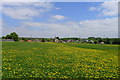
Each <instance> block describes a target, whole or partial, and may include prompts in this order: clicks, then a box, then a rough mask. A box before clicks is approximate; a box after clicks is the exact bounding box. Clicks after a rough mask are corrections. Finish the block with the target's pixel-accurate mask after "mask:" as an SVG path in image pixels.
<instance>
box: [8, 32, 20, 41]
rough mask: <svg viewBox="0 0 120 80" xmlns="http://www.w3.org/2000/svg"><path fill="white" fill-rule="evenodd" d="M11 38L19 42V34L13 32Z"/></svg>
mask: <svg viewBox="0 0 120 80" xmlns="http://www.w3.org/2000/svg"><path fill="white" fill-rule="evenodd" d="M10 36H11V39H13V40H14V41H18V34H16V33H15V32H12V33H11V34H10Z"/></svg>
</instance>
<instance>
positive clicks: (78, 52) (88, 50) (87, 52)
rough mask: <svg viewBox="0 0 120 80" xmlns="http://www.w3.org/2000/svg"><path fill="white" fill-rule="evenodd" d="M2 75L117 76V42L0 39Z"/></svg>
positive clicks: (21, 76) (25, 76)
mask: <svg viewBox="0 0 120 80" xmlns="http://www.w3.org/2000/svg"><path fill="white" fill-rule="evenodd" d="M2 61H3V62H2V74H3V78H30V77H32V78H38V77H39V78H118V45H107V44H78V43H52V42H49V43H37V42H3V43H2Z"/></svg>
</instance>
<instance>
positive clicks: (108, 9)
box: [101, 2, 118, 16]
mask: <svg viewBox="0 0 120 80" xmlns="http://www.w3.org/2000/svg"><path fill="white" fill-rule="evenodd" d="M101 8H103V11H102V14H103V15H105V16H115V15H117V14H118V2H104V3H103V4H102V5H101Z"/></svg>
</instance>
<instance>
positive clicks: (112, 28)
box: [3, 18, 118, 37]
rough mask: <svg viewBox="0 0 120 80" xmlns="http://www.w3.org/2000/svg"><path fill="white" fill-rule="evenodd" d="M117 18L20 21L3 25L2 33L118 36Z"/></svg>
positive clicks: (51, 35)
mask: <svg viewBox="0 0 120 80" xmlns="http://www.w3.org/2000/svg"><path fill="white" fill-rule="evenodd" d="M117 23H118V19H117V18H109V19H108V18H107V19H98V20H85V21H80V22H79V23H77V22H65V23H43V22H22V25H20V27H19V26H18V27H13V28H10V27H7V28H6V27H3V35H5V34H8V33H10V32H13V31H15V32H17V33H19V35H20V36H29V37H30V35H31V34H32V35H33V36H34V37H55V36H59V37H72V36H74V37H89V36H94V37H118V24H117Z"/></svg>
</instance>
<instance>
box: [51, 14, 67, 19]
mask: <svg viewBox="0 0 120 80" xmlns="http://www.w3.org/2000/svg"><path fill="white" fill-rule="evenodd" d="M52 18H54V19H57V20H63V19H65V17H64V16H62V15H54V16H52Z"/></svg>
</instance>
